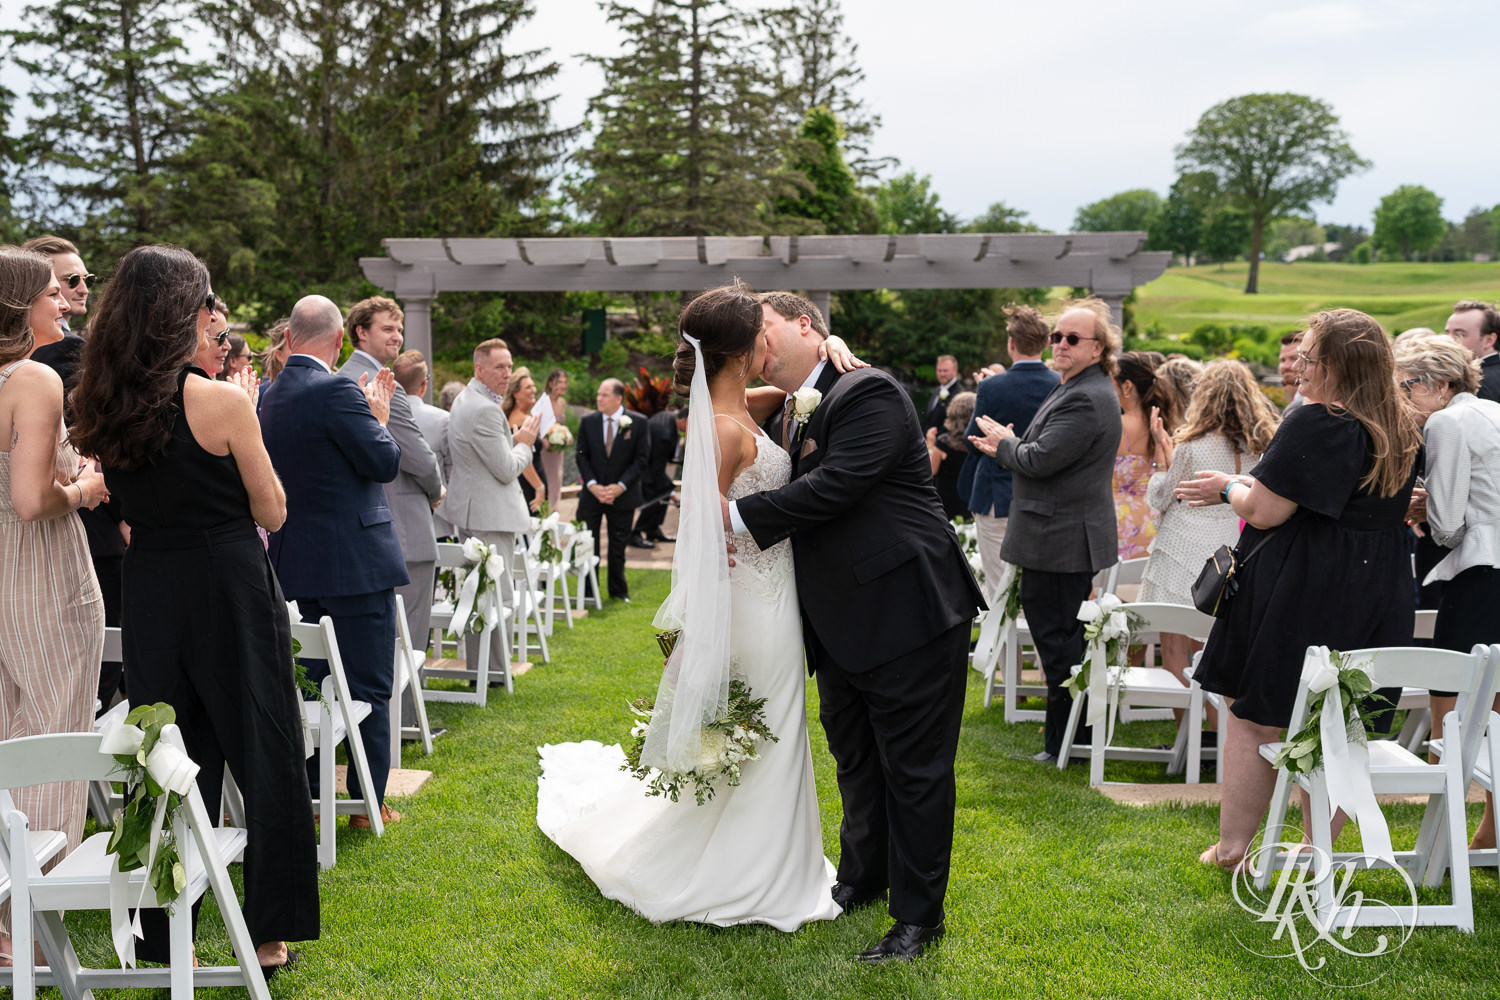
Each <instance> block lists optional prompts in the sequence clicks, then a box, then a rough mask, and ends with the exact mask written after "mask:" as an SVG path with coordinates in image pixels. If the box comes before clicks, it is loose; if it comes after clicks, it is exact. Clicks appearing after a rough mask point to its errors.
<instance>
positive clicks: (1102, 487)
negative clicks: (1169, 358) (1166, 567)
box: [969, 297, 1121, 763]
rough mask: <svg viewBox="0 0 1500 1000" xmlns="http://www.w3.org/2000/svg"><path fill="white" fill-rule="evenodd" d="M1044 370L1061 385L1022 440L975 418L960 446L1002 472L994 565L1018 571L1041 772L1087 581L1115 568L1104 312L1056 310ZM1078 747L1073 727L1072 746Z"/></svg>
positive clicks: (1063, 715)
mask: <svg viewBox="0 0 1500 1000" xmlns="http://www.w3.org/2000/svg"><path fill="white" fill-rule="evenodd" d="M1050 339H1051V343H1052V362H1053V367H1054V368H1056V369H1057V373H1058V374H1059V375H1061V376H1062V382H1061V383H1060V384H1059V385H1058V386H1057V388H1055V389H1053V390H1052V392H1051V393H1049V394H1048V396H1047V398H1046V399H1045V400H1043V401H1042V405H1041V408H1040V409H1038V410H1037V411H1036V416H1035V417H1033V418H1032V419H1031V424H1030V426H1028V427H1027V428H1026V433H1025V434H1024V435H1023V436H1021V437H1017V436H1016V434H1015V432H1014V430H1013V429H1012V428H1011V427H1010V426H1009V425H1004V426H1002V425H1001V424H999V423H998V422H996V421H995V420H992V419H991V418H989V417H980V418H979V430H980V431H981V432H982V433H983V435H984V436H983V437H978V436H975V437H971V438H969V440H970V441H972V442H973V443H974V445H975V447H977V448H978V449H979V450H980V451H982V452H983V453H984V454H986V455H993V456H995V458H996V461H998V462H999V464H1000V467H1001V468H1002V469H1007V470H1009V471H1010V472H1011V474H1012V476H1011V482H1012V494H1011V501H1010V521H1009V524H1008V525H1007V530H1006V532H1005V541H1004V542H1002V543H1001V546H1000V558H1001V559H1003V560H1005V561H1006V562H1008V563H1014V564H1015V565H1017V566H1019V567H1021V569H1022V571H1023V572H1022V573H1021V607H1022V609H1023V610H1024V611H1025V612H1026V621H1027V624H1029V625H1030V626H1031V637H1032V641H1033V643H1034V644H1035V645H1036V651H1037V657H1038V658H1039V659H1040V660H1041V661H1042V672H1043V673H1044V674H1045V675H1046V677H1047V718H1046V725H1045V728H1044V733H1045V736H1044V746H1043V749H1042V752H1041V753H1039V754H1037V755H1036V756H1035V757H1033V758H1032V760H1035V761H1039V762H1042V763H1050V762H1053V761H1056V760H1057V755H1058V753H1059V752H1060V751H1061V749H1062V736H1063V729H1064V728H1065V727H1066V726H1067V724H1068V713H1069V710H1070V709H1071V707H1072V696H1071V695H1069V693H1068V691H1067V689H1066V688H1064V687H1063V684H1064V682H1066V681H1067V680H1068V677H1069V676H1070V674H1071V668H1072V666H1073V665H1074V664H1076V663H1081V662H1083V625H1084V623H1083V622H1081V621H1079V620H1078V606H1079V605H1080V604H1081V603H1083V602H1084V601H1086V600H1088V596H1089V592H1090V590H1091V589H1092V588H1093V575H1094V574H1095V573H1096V572H1098V571H1099V570H1101V569H1105V568H1106V567H1109V566H1113V565H1114V564H1115V563H1116V562H1117V561H1118V560H1119V556H1118V547H1119V525H1118V523H1117V522H1116V515H1115V499H1114V490H1113V483H1112V479H1113V475H1114V464H1115V452H1116V451H1118V450H1119V446H1120V398H1119V396H1118V395H1117V394H1116V392H1115V384H1114V379H1113V378H1112V377H1111V376H1113V375H1114V373H1115V371H1116V364H1115V358H1116V356H1117V355H1118V354H1119V351H1120V343H1121V341H1120V331H1119V328H1118V327H1116V326H1114V324H1113V323H1111V321H1110V314H1109V306H1108V305H1107V304H1106V303H1105V302H1104V301H1103V300H1102V299H1098V298H1094V297H1089V298H1087V299H1082V300H1078V301H1070V302H1065V303H1064V304H1063V311H1062V314H1061V315H1060V316H1058V318H1057V325H1056V326H1055V327H1054V328H1053V331H1052V336H1051V338H1050ZM1075 739H1076V741H1077V742H1079V743H1087V742H1088V741H1089V739H1090V733H1089V732H1088V730H1087V727H1081V728H1080V731H1079V733H1078V735H1077V736H1076V737H1075Z"/></svg>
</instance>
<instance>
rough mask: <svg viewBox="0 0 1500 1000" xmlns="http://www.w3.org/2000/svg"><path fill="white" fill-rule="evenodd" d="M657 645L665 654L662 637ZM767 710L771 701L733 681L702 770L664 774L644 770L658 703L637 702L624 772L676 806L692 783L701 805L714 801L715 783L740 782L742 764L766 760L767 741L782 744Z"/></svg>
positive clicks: (708, 731)
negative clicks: (763, 748)
mask: <svg viewBox="0 0 1500 1000" xmlns="http://www.w3.org/2000/svg"><path fill="white" fill-rule="evenodd" d="M657 641H658V642H662V643H663V648H664V649H665V646H666V643H665V641H664V640H663V638H662V636H661V635H658V637H657ZM765 707H766V699H764V698H752V697H751V696H750V689H749V688H748V687H746V686H745V684H744V682H743V681H739V680H731V681H730V682H729V705H728V707H726V708H725V709H724V711H723V713H722V714H721V715H719V717H718V718H716V719H714V721H713V722H710V723H709V724H708V725H706V726H704V727H703V735H702V747H701V749H700V752H699V754H698V764H697V766H696V767H694V768H693V769H692V770H689V771H659V770H657V769H656V768H654V767H642V766H641V751H642V750H644V749H645V746H646V734H647V733H649V732H650V731H651V719H652V715H653V713H654V709H655V703H654V702H653V701H652V700H650V699H648V698H637V699H636V700H635V701H633V702H631V705H630V710H631V711H632V712H634V713H635V714H636V716H637V719H636V723H635V725H634V726H633V727H632V728H631V730H630V737H631V741H630V746H628V747H627V748H626V749H625V763H624V764H622V765H620V770H622V771H629V772H630V773H631V774H633V775H635V776H636V777H637V778H639V779H640V780H642V781H644V782H646V794H647V795H665V796H667V797H668V798H670V799H671V800H672V801H673V802H676V801H677V799H678V796H680V795H681V794H682V793H683V791H684V790H686V789H687V788H688V786H689V784H691V785H692V788H693V796H694V797H695V798H696V799H697V800H698V804H699V805H700V806H701V805H703V803H705V802H707V801H708V800H709V799H712V798H713V797H714V783H715V782H717V781H718V780H719V779H720V778H722V779H724V780H725V782H727V783H728V784H730V785H738V784H739V783H740V765H741V764H743V763H744V762H745V761H747V760H759V759H760V754H758V753H756V747H757V746H758V745H759V744H760V741H761V740H770V741H771V742H772V743H775V742H778V741H777V739H776V736H775V734H773V733H772V732H771V730H770V727H768V726H767V725H766V717H765Z"/></svg>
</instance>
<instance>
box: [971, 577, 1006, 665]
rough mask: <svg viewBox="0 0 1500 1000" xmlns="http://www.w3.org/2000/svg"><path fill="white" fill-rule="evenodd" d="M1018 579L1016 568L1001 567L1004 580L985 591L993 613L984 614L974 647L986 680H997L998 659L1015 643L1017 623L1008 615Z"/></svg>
mask: <svg viewBox="0 0 1500 1000" xmlns="http://www.w3.org/2000/svg"><path fill="white" fill-rule="evenodd" d="M1015 579H1016V567H1015V566H1014V565H1013V564H1011V563H1008V562H1002V563H1001V564H1000V577H999V579H998V580H994V581H992V582H989V586H987V587H986V588H985V589H986V590H987V591H989V593H987V594H986V595H985V598H986V602H987V603H988V604H989V606H990V610H988V611H985V612H983V613H982V614H981V616H980V619H979V638H978V639H977V640H976V641H975V643H974V662H975V663H977V664H980V665H981V667H982V669H983V671H984V676H985V679H986V680H990V679H992V678H993V677H994V676H995V667H996V663H997V662H998V659H999V658H998V657H997V656H996V655H995V654H996V652H997V651H998V650H999V648H1000V647H1001V646H1003V645H1005V646H1008V645H1009V644H1010V643H1012V642H1015V635H1014V634H1013V633H1014V632H1015V628H1014V626H1015V619H1014V618H1012V617H1011V616H1010V615H1008V614H1006V607H1005V606H1006V604H1007V603H1008V602H1007V601H1006V600H1005V595H1007V594H1009V593H1010V588H1011V584H1012V583H1014V582H1015Z"/></svg>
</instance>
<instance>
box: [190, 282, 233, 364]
mask: <svg viewBox="0 0 1500 1000" xmlns="http://www.w3.org/2000/svg"><path fill="white" fill-rule="evenodd" d="M220 305H221V303H220V300H219V298H218V297H217V296H216V295H214V293H213V292H209V293H208V298H207V299H206V300H205V301H204V308H205V309H206V310H207V311H208V316H209V324H208V329H207V330H205V331H204V333H205V336H204V338H203V339H202V341H201V342H200V343H199V344H198V350H197V352H196V353H195V354H194V355H193V366H194V367H195V368H197V369H198V371H199V373H200V374H202V375H203V376H204V377H205V378H213V377H214V376H216V375H218V374H219V372H221V371H223V370H224V359H225V358H227V357H228V356H229V313H228V311H227V310H221V309H220V308H219V307H220Z"/></svg>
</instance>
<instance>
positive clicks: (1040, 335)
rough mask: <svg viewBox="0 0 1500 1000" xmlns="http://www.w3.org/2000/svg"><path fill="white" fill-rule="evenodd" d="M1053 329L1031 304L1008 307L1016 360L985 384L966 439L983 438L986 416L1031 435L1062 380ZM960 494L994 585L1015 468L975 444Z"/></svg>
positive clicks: (986, 573)
mask: <svg viewBox="0 0 1500 1000" xmlns="http://www.w3.org/2000/svg"><path fill="white" fill-rule="evenodd" d="M1049 332H1050V331H1049V330H1048V329H1047V320H1046V319H1045V318H1044V317H1043V316H1042V314H1041V313H1039V312H1037V311H1036V310H1035V309H1033V308H1031V307H1030V306H1018V305H1010V306H1006V307H1005V334H1006V340H1005V343H1006V350H1007V351H1008V352H1009V353H1010V357H1011V362H1012V364H1011V367H1010V370H1009V371H1006V372H1002V373H1001V374H999V375H991V376H990V377H989V378H987V379H985V380H984V381H982V382H980V383H979V388H978V389H977V390H976V393H975V395H976V398H975V400H974V416H973V417H972V418H970V420H969V429H968V430H966V431H965V432H964V437H965V439H967V438H969V437H973V436H975V435H979V436H983V434H984V432H983V431H981V430H980V429H979V418H980V417H990V418H992V419H993V420H995V421H997V422H998V423H1001V424H1011V425H1013V426H1014V427H1015V429H1016V433H1017V434H1025V433H1026V428H1027V427H1029V426H1030V425H1031V418H1032V417H1034V416H1036V411H1037V410H1038V409H1039V408H1040V407H1041V405H1042V400H1044V399H1046V398H1047V394H1048V393H1050V392H1051V391H1052V390H1053V388H1054V387H1056V385H1057V383H1058V381H1059V379H1058V374H1057V372H1055V371H1053V370H1052V369H1050V368H1048V367H1047V366H1046V365H1044V364H1042V351H1044V350H1046V347H1047V335H1048V333H1049ZM970 482H972V483H973V486H972V488H970V489H968V490H967V492H965V485H966V484H967V483H970ZM959 493H960V495H966V496H967V497H968V498H969V510H970V511H972V512H973V514H974V526H975V527H976V528H977V529H978V535H979V559H980V562H981V563H982V564H983V565H984V578H985V581H986V583H987V584H988V583H989V582H991V581H994V580H998V579H1000V543H1001V542H1002V541H1003V540H1004V539H1005V525H1006V522H1007V520H1008V517H1009V514H1010V493H1011V485H1010V470H1008V469H1004V468H1001V467H1000V466H998V465H997V464H995V461H994V460H993V459H991V458H990V457H989V456H988V455H983V454H980V452H979V451H978V450H976V449H974V448H970V449H969V455H968V457H967V458H965V459H964V467H963V471H962V472H960V473H959Z"/></svg>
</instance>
